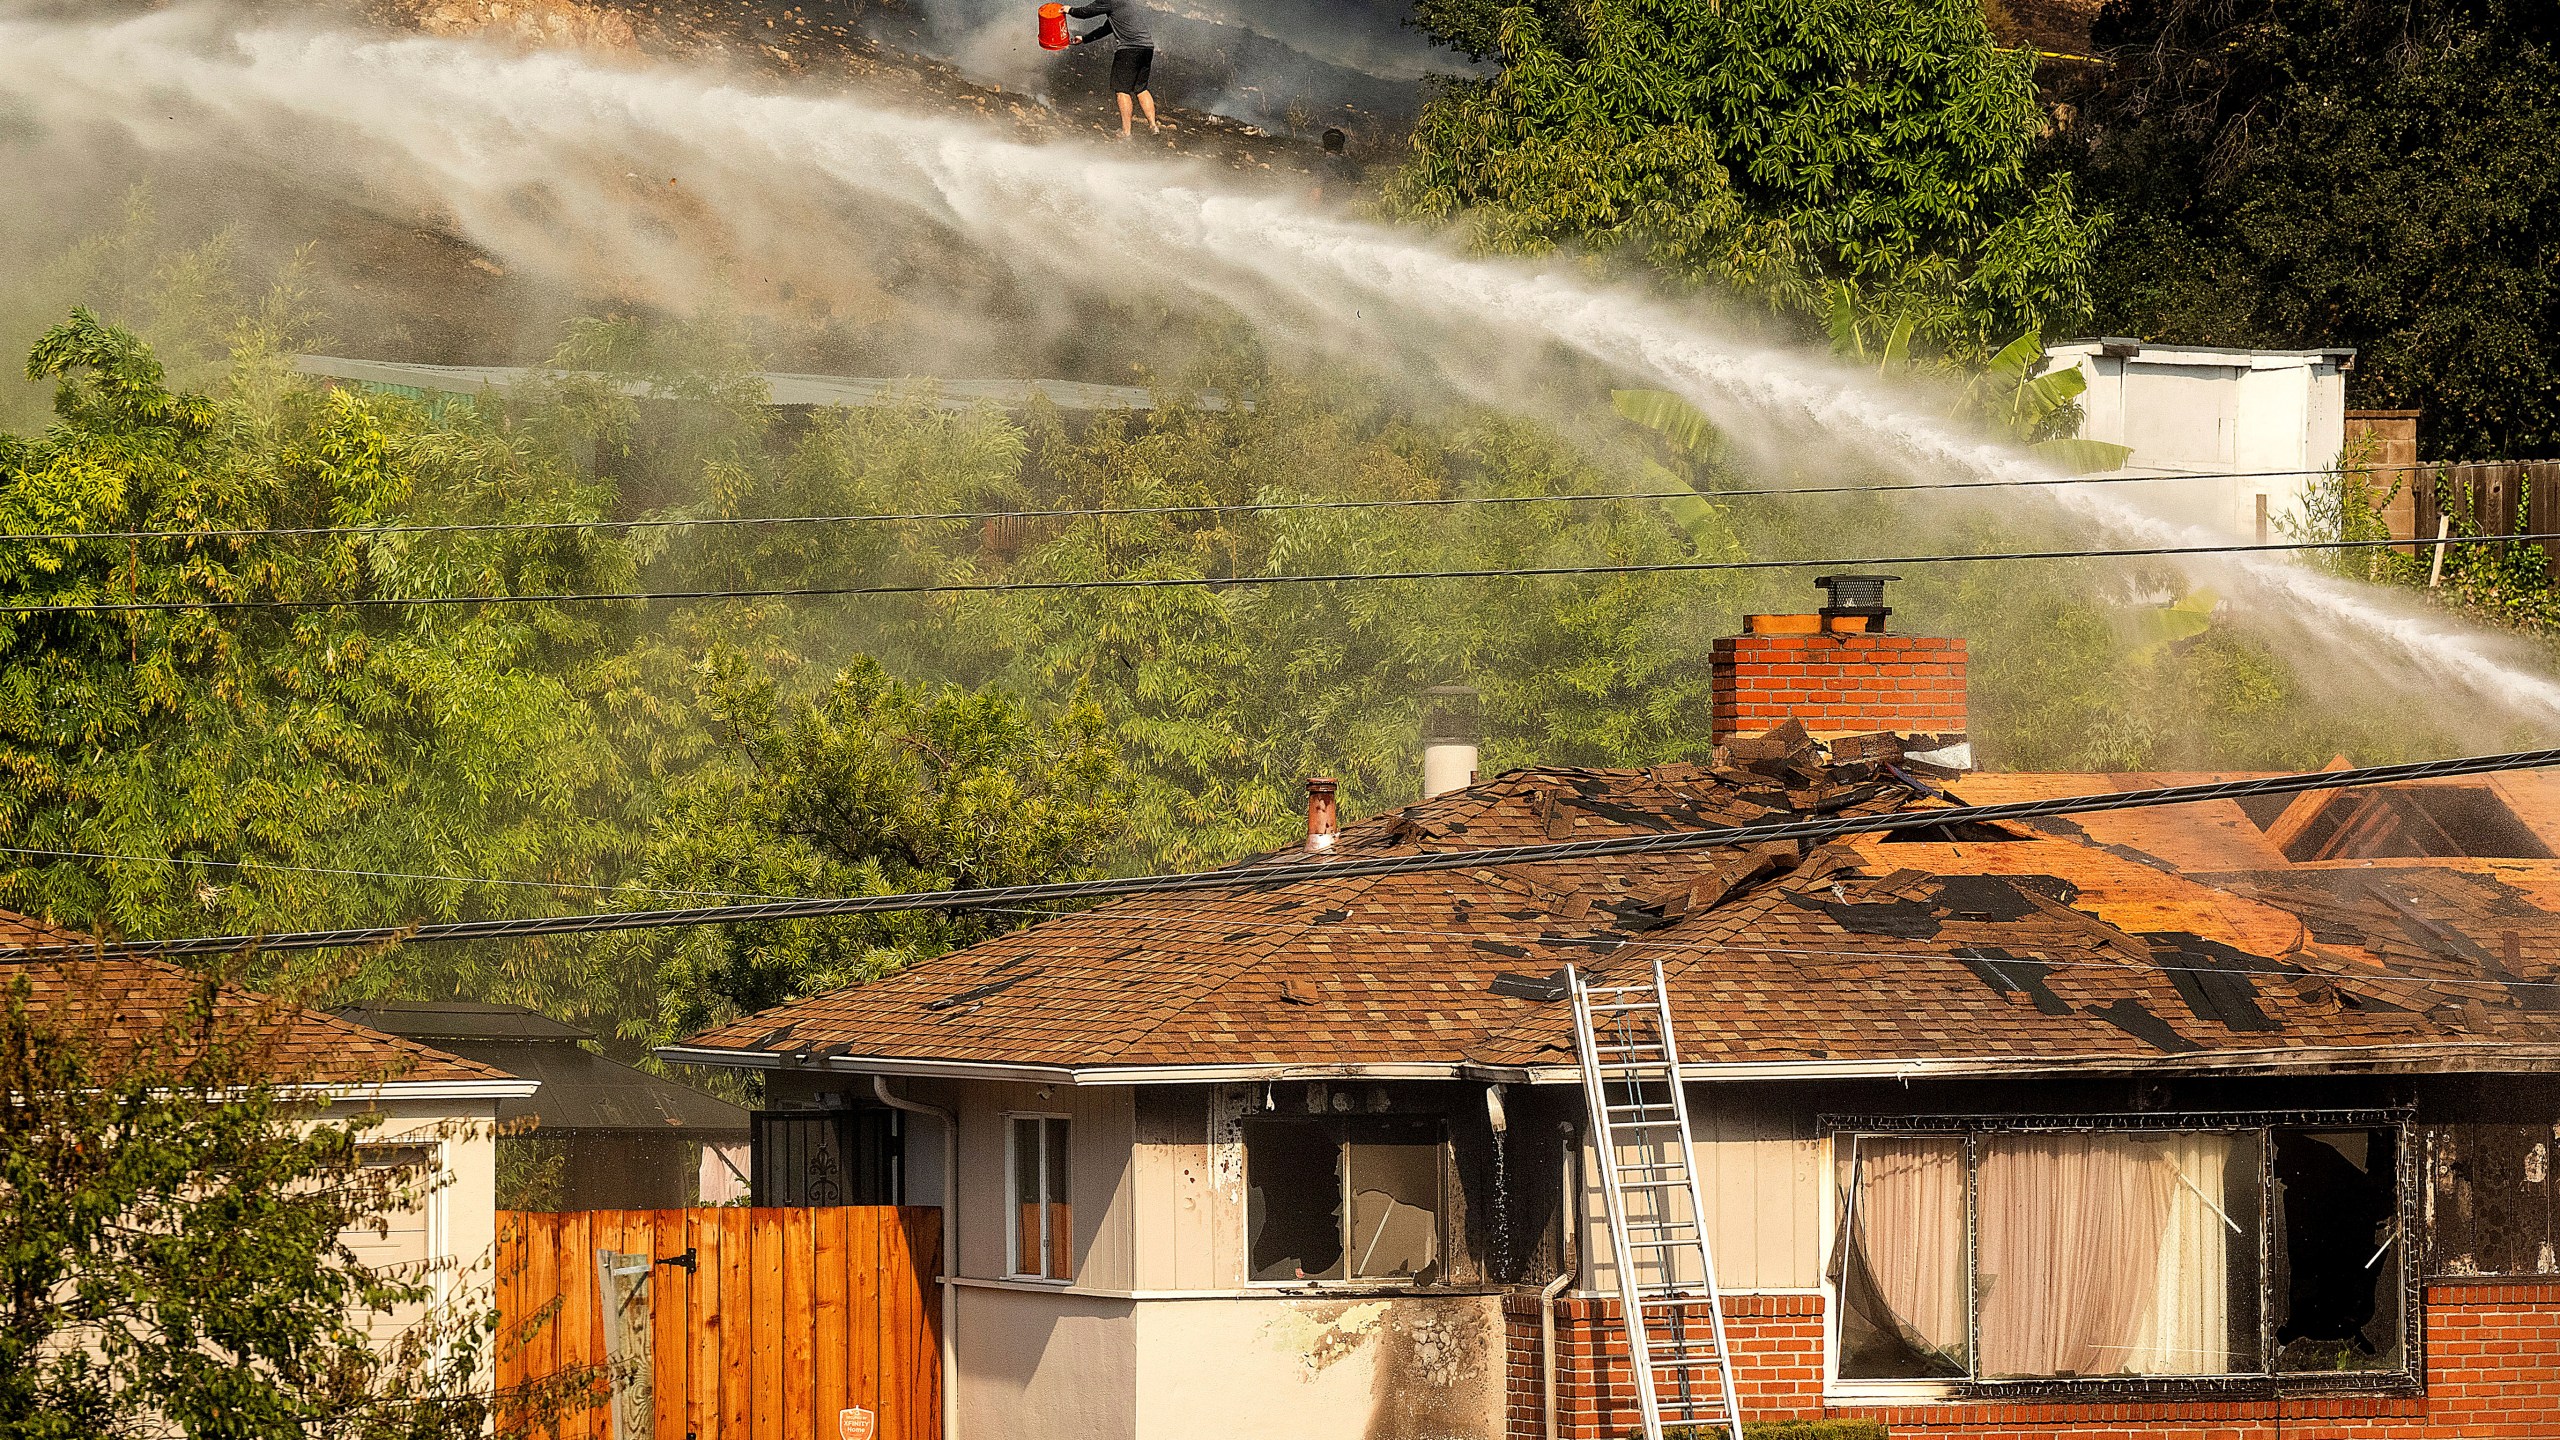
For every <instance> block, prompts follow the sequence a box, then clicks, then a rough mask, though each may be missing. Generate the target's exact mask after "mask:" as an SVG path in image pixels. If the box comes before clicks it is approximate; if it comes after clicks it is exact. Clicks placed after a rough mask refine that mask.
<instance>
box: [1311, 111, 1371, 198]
mask: <svg viewBox="0 0 2560 1440" xmlns="http://www.w3.org/2000/svg"><path fill="white" fill-rule="evenodd" d="M1323 144H1324V154H1323V155H1322V157H1321V158H1319V159H1318V160H1317V161H1316V183H1315V189H1314V192H1313V193H1314V197H1315V199H1316V201H1317V202H1318V203H1322V202H1324V201H1326V200H1334V201H1341V200H1346V199H1349V198H1350V197H1351V195H1352V193H1353V192H1354V191H1356V190H1358V189H1359V188H1360V181H1361V178H1362V176H1361V171H1360V162H1359V161H1357V160H1354V159H1352V158H1351V137H1350V136H1348V135H1345V134H1343V133H1342V131H1341V129H1340V128H1339V127H1329V128H1327V129H1326V131H1325V132H1324V139H1323Z"/></svg>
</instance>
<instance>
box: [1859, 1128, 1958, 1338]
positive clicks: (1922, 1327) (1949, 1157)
mask: <svg viewBox="0 0 2560 1440" xmlns="http://www.w3.org/2000/svg"><path fill="white" fill-rule="evenodd" d="M1848 1196H1849V1198H1848V1203H1847V1205H1846V1207H1845V1213H1846V1216H1847V1220H1848V1224H1847V1227H1846V1228H1847V1237H1846V1244H1845V1245H1844V1246H1843V1247H1842V1255H1843V1264H1842V1268H1841V1273H1840V1274H1839V1276H1838V1277H1837V1278H1838V1280H1839V1283H1840V1374H1841V1377H1842V1378H1844V1379H1850V1380H1919V1379H1935V1378H1941V1377H1960V1376H1963V1375H1964V1374H1966V1373H1967V1370H1968V1366H1967V1360H1966V1348H1967V1335H1966V1325H1965V1315H1966V1310H1967V1308H1968V1305H1969V1303H1970V1299H1969V1297H1970V1295H1971V1285H1972V1282H1971V1278H1970V1277H1969V1276H1968V1275H1967V1274H1966V1254H1965V1142H1964V1140H1963V1138H1962V1137H1961V1136H1947V1137H1938V1136H1911V1137H1907V1138H1895V1137H1891V1136H1876V1135H1867V1136H1855V1137H1852V1139H1851V1153H1850V1159H1849V1187H1848Z"/></svg>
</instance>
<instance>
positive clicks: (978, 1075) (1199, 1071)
mask: <svg viewBox="0 0 2560 1440" xmlns="http://www.w3.org/2000/svg"><path fill="white" fill-rule="evenodd" d="M652 1053H654V1054H655V1055H656V1056H657V1057H658V1058H659V1059H661V1060H664V1061H666V1062H668V1063H669V1064H673V1065H718V1066H725V1067H727V1068H730V1069H737V1070H774V1071H794V1072H800V1073H821V1074H843V1075H899V1076H905V1077H909V1078H912V1079H920V1080H922V1079H939V1080H1011V1081H1018V1082H1023V1083H1028V1084H1037V1085H1219V1084H1251V1083H1259V1082H1261V1081H1266V1080H1334V1079H1344V1080H1476V1081H1501V1082H1506V1083H1515V1084H1516V1083H1521V1082H1524V1081H1526V1080H1528V1079H1529V1070H1528V1069H1527V1068H1526V1067H1523V1066H1517V1065H1478V1064H1473V1063H1470V1062H1463V1061H1461V1062H1448V1061H1392V1062H1379V1063H1362V1062H1324V1063H1317V1064H1240V1065H1035V1064H1024V1063H1017V1062H1010V1061H997V1060H932V1059H923V1058H918V1057H914V1056H906V1055H812V1056H806V1057H803V1056H800V1055H796V1054H790V1053H780V1054H777V1053H775V1052H772V1051H763V1050H728V1049H721V1048H717V1047H713V1046H703V1045H661V1046H659V1047H658V1048H657V1049H656V1050H655V1051H653V1052H652Z"/></svg>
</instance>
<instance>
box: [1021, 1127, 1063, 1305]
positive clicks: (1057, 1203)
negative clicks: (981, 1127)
mask: <svg viewBox="0 0 2560 1440" xmlns="http://www.w3.org/2000/svg"><path fill="white" fill-rule="evenodd" d="M1008 1137H1009V1139H1008V1144H1007V1146H1006V1156H1005V1167H1006V1169H1007V1170H1008V1171H1010V1172H1011V1176H1012V1181H1013V1183H1012V1185H1011V1187H1010V1188H1011V1189H1012V1191H1013V1212H1014V1221H1013V1234H1012V1237H1011V1240H1010V1244H1009V1246H1008V1249H1009V1250H1010V1252H1011V1254H1010V1263H1011V1267H1012V1268H1011V1272H1010V1273H1012V1274H1013V1275H1016V1276H1019V1277H1022V1278H1025V1279H1031V1280H1071V1279H1074V1278H1075V1234H1076V1230H1075V1211H1074V1210H1073V1208H1072V1207H1071V1205H1070V1204H1069V1201H1068V1198H1067V1194H1068V1192H1067V1149H1068V1145H1067V1138H1068V1128H1067V1121H1066V1120H1065V1119H1064V1118H1063V1117H1061V1116H1056V1115H1016V1116H1013V1117H1012V1123H1011V1126H1010V1128H1009V1130H1008Z"/></svg>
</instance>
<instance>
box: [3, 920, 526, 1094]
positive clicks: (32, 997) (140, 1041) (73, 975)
mask: <svg viewBox="0 0 2560 1440" xmlns="http://www.w3.org/2000/svg"><path fill="white" fill-rule="evenodd" d="M66 943H67V944H74V945H86V944H88V943H90V941H89V937H88V936H85V935H82V934H80V933H78V932H77V931H73V930H65V929H63V928H61V927H59V926H55V925H48V924H46V923H44V922H43V921H41V920H34V919H30V918H28V917H27V916H24V915H18V914H14V913H11V912H9V911H5V910H0V945H59V944H66ZM18 978H24V979H25V980H26V982H27V985H28V1007H29V1009H30V1011H31V1012H32V1013H34V1014H35V1015H36V1016H38V1017H39V1018H40V1019H41V1020H42V1021H43V1022H44V1023H46V1024H48V1025H50V1026H53V1027H55V1028H57V1029H64V1030H76V1031H80V1032H83V1033H87V1034H91V1035H95V1036H97V1037H98V1038H100V1039H101V1040H103V1041H104V1042H105V1043H106V1044H107V1045H108V1046H109V1047H139V1046H143V1045H147V1044H151V1043H153V1042H155V1041H157V1040H159V1039H161V1038H163V1037H165V1036H166V1035H167V1034H168V1033H169V1030H170V1027H172V1026H173V1025H177V1024H179V1023H181V1022H182V1021H184V1019H185V1018H186V1016H187V1014H188V1011H189V1008H190V1006H191V1005H192V1004H193V1002H194V1000H195V997H196V995H197V992H198V987H199V986H200V984H201V981H200V980H199V978H198V977H197V976H196V975H195V974H194V973H193V972H191V971H188V970H185V969H183V968H181V967H179V966H176V965H172V964H169V963H167V962H165V961H159V960H146V959H137V958H134V957H130V956H122V955H117V956H105V955H101V956H98V957H95V958H89V959H80V960H46V961H9V962H0V983H6V982H10V981H13V980H15V979H18ZM223 1003H224V1007H225V1010H226V1012H227V1013H228V1015H230V1016H231V1017H233V1018H236V1019H239V1020H242V1021H257V1020H260V1019H261V1018H262V1017H263V1019H264V1022H265V1023H268V1024H270V1025H272V1026H273V1027H274V1030H273V1032H272V1033H271V1034H270V1035H269V1036H268V1037H266V1038H267V1057H268V1059H269V1060H270V1062H271V1064H272V1067H273V1070H274V1072H275V1074H276V1076H277V1078H278V1079H280V1080H283V1081H287V1082H290V1083H293V1084H302V1085H319V1086H341V1085H343V1086H347V1087H350V1088H355V1089H363V1090H377V1089H380V1090H386V1091H389V1092H390V1093H397V1092H398V1091H400V1090H404V1089H409V1088H412V1087H429V1086H432V1087H438V1088H441V1089H452V1090H459V1089H463V1088H469V1089H472V1090H479V1091H487V1092H489V1093H493V1094H494V1093H498V1092H501V1091H503V1092H505V1093H509V1094H513V1093H518V1092H524V1093H530V1091H531V1088H532V1087H531V1086H530V1085H528V1084H525V1083H523V1082H519V1081H517V1079H516V1077H515V1076H513V1075H510V1074H508V1073H507V1072H506V1071H504V1070H500V1069H498V1068H497V1067H495V1066H492V1065H484V1064H482V1063H480V1062H479V1061H476V1060H465V1059H463V1058H462V1057H460V1056H458V1055H448V1054H446V1053H445V1052H443V1051H441V1050H435V1049H431V1048H429V1047H427V1046H425V1045H421V1044H419V1043H418V1042H416V1041H414V1040H405V1039H402V1038H400V1037H398V1036H396V1035H385V1034H383V1033H382V1032H381V1031H379V1030H370V1029H367V1028H366V1027H364V1026H362V1025H357V1024H353V1023H350V1022H348V1021H345V1020H341V1019H339V1018H338V1017H337V1016H334V1015H329V1014H325V1013H323V1012H321V1011H318V1010H311V1009H305V1008H302V1007H298V1006H294V1007H285V1006H271V1002H270V1001H269V1000H268V999H267V997H265V996H262V995H259V994H257V993H255V992H253V991H247V990H239V989H230V990H226V991H225V992H224V998H223Z"/></svg>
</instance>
